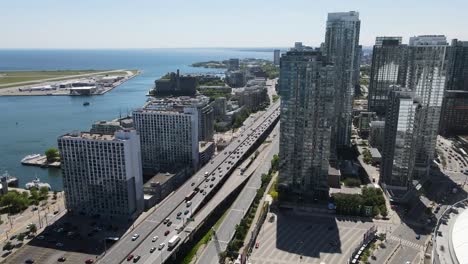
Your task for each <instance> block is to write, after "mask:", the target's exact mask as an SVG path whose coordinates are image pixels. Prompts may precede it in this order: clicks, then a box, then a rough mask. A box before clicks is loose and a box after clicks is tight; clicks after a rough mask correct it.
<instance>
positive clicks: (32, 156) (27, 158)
mask: <svg viewBox="0 0 468 264" xmlns="http://www.w3.org/2000/svg"><path fill="white" fill-rule="evenodd" d="M40 156H41V154H31V155H27V156H26V157H24V158H23V159H22V160H21V163H25V162H26V161H28V160H32V159H35V158H39V157H40Z"/></svg>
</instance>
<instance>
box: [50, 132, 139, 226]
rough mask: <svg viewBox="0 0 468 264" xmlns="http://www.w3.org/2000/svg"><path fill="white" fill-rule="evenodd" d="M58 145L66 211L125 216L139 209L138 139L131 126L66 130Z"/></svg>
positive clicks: (135, 212) (134, 213) (129, 215)
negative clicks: (108, 130)
mask: <svg viewBox="0 0 468 264" xmlns="http://www.w3.org/2000/svg"><path fill="white" fill-rule="evenodd" d="M58 147H59V150H60V154H61V157H62V175H63V190H64V193H65V204H66V207H67V209H68V210H69V211H70V212H73V213H76V214H78V213H84V214H86V215H88V216H93V215H105V216H112V217H113V216H118V217H125V218H134V217H136V216H137V215H138V214H139V213H140V212H142V210H143V207H144V200H143V179H142V170H141V152H140V139H139V136H138V134H137V132H136V131H135V130H119V131H117V132H115V134H113V135H112V134H107V135H106V134H92V133H88V132H81V133H70V134H66V135H63V136H61V137H59V138H58Z"/></svg>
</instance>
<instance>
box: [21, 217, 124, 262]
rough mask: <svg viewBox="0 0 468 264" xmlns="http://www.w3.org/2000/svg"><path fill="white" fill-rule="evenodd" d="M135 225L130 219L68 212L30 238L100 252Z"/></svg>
mask: <svg viewBox="0 0 468 264" xmlns="http://www.w3.org/2000/svg"><path fill="white" fill-rule="evenodd" d="M131 226H132V222H129V221H128V220H127V219H119V218H113V219H110V218H101V217H87V216H82V215H72V214H70V213H66V214H65V215H63V216H62V217H61V218H60V219H58V220H57V221H56V222H55V223H54V224H52V225H49V226H47V227H46V228H45V229H44V230H43V231H42V232H41V233H38V234H37V235H36V237H35V238H34V239H32V240H31V241H30V242H29V245H30V246H35V247H43V248H54V249H58V250H61V251H70V252H79V253H84V254H90V255H100V254H102V253H104V251H105V250H107V249H109V248H110V247H111V246H112V245H113V244H114V243H115V242H116V241H117V240H118V239H119V238H120V237H122V236H123V235H124V233H125V232H126V231H127V230H128V229H129V228H130V227H131Z"/></svg>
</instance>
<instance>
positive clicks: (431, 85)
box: [406, 35, 448, 180]
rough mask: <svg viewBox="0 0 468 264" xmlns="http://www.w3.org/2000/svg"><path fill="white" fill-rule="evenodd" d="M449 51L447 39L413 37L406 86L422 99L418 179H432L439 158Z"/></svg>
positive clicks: (418, 144) (418, 146)
mask: <svg viewBox="0 0 468 264" xmlns="http://www.w3.org/2000/svg"><path fill="white" fill-rule="evenodd" d="M447 49H448V44H447V40H446V38H445V36H440V35H426V36H417V37H411V38H410V42H409V47H408V70H407V77H406V87H407V88H408V89H410V90H411V91H413V92H414V93H415V96H416V97H417V98H419V99H420V104H421V110H420V112H421V118H420V119H419V120H418V122H419V123H418V124H417V126H418V127H420V128H421V129H420V130H419V131H418V133H419V134H418V136H417V137H416V140H417V142H416V144H415V148H416V162H415V171H414V172H415V175H414V177H415V179H418V180H419V179H425V178H426V177H428V176H429V168H430V165H431V163H432V160H433V159H434V158H435V147H436V142H437V134H438V130H439V119H440V113H441V108H442V100H443V96H444V89H445V82H446V73H447Z"/></svg>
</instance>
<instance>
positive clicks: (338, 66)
mask: <svg viewBox="0 0 468 264" xmlns="http://www.w3.org/2000/svg"><path fill="white" fill-rule="evenodd" d="M360 27H361V21H360V20H359V13H358V12H355V11H351V12H340V13H329V14H328V19H327V27H326V35H325V43H324V45H323V50H322V52H323V53H324V55H325V56H326V60H327V62H328V63H332V64H333V65H334V67H335V71H336V76H335V78H336V82H335V85H336V87H335V96H336V98H335V104H336V105H335V114H336V116H335V126H334V128H333V135H334V136H333V137H332V138H333V141H332V146H333V148H334V149H336V148H338V149H340V148H343V147H349V146H350V143H351V141H350V140H351V122H352V100H353V96H354V84H355V83H354V80H355V72H356V67H359V65H357V56H358V55H357V53H358V52H359V31H360Z"/></svg>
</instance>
